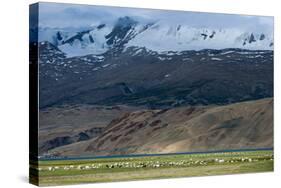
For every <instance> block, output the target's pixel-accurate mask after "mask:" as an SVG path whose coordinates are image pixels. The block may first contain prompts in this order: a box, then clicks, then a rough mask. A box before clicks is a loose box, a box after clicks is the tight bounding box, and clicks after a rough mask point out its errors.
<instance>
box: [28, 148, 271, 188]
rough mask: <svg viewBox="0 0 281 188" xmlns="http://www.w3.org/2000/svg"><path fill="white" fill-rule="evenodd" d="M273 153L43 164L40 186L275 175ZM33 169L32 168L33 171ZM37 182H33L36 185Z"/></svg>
mask: <svg viewBox="0 0 281 188" xmlns="http://www.w3.org/2000/svg"><path fill="white" fill-rule="evenodd" d="M273 161H274V159H273V151H247V152H246V151H244V152H225V153H204V154H203V153H202V154H180V155H164V156H146V157H125V158H99V159H85V160H49V161H48V160H44V161H39V167H38V168H36V169H34V170H38V173H39V185H40V186H51V185H65V184H78V183H93V182H106V181H127V180H141V179H155V178H175V177H188V176H208V175H222V174H237V173H254V172H270V171H273ZM31 168H32V167H31ZM34 180H35V179H33V180H32V178H31V181H34Z"/></svg>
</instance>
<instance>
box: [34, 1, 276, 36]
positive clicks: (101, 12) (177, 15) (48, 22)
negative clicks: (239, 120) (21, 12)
mask: <svg viewBox="0 0 281 188" xmlns="http://www.w3.org/2000/svg"><path fill="white" fill-rule="evenodd" d="M39 12H40V14H39V26H40V27H51V28H67V27H76V28H80V27H91V26H94V25H98V24H101V23H106V24H114V22H115V21H116V20H117V19H118V18H119V17H123V16H129V17H132V18H133V19H135V20H137V21H138V22H155V21H161V22H162V23H165V24H182V25H189V26H190V27H196V28H202V27H206V28H208V27H209V28H224V29H225V28H240V29H247V30H256V29H258V30H259V31H265V32H273V17H269V16H250V15H234V14H217V13H202V12H189V11H167V10H156V9H139V8H120V7H110V6H94V5H78V4H64V3H40V4H39Z"/></svg>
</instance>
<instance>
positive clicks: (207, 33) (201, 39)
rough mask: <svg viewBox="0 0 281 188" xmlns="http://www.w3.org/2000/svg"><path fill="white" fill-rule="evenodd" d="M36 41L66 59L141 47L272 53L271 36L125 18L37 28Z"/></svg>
mask: <svg viewBox="0 0 281 188" xmlns="http://www.w3.org/2000/svg"><path fill="white" fill-rule="evenodd" d="M39 41H48V42H50V43H52V44H53V45H55V46H57V47H58V48H59V49H60V50H61V51H62V52H64V53H65V54H66V55H67V56H68V57H73V56H83V55H88V54H95V55H97V54H103V53H105V52H106V51H108V50H109V49H118V50H121V49H122V50H123V51H124V50H126V49H128V48H129V47H142V48H143V47H144V48H146V49H148V50H152V51H156V52H159V53H163V52H165V51H186V50H202V49H225V48H241V49H249V50H273V33H267V32H260V31H252V30H241V29H237V28H226V29H224V28H209V27H208V28H207V27H206V28H195V27H190V26H188V25H180V24H174V25H171V24H166V23H165V22H163V21H153V22H152V21H146V22H138V21H136V20H134V19H133V18H131V17H128V16H125V17H121V18H119V19H117V20H116V22H115V24H106V23H103V24H99V25H96V26H92V27H89V28H87V29H85V28H80V29H77V28H75V29H73V28H64V29H58V28H40V29H39Z"/></svg>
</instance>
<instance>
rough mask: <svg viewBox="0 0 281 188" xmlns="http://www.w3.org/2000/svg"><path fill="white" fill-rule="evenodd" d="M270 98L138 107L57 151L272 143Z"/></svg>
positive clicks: (171, 149) (180, 149)
mask: <svg viewBox="0 0 281 188" xmlns="http://www.w3.org/2000/svg"><path fill="white" fill-rule="evenodd" d="M272 135H273V100H272V99H271V98H269V99H262V100H256V101H249V102H242V103H235V104H231V105H225V106H208V107H204V106H201V107H179V108H172V109H163V110H139V111H134V112H131V113H127V114H125V115H123V116H120V117H119V118H116V119H114V120H113V121H111V123H110V124H109V125H108V126H107V127H106V129H105V130H104V132H103V133H102V134H101V135H99V136H98V137H97V138H94V139H91V140H88V141H83V142H78V143H75V144H70V145H67V146H63V147H59V148H56V149H54V150H51V153H56V154H58V155H67V156H71V155H120V154H121V155H122V154H140V153H171V152H190V151H209V150H220V149H237V148H263V147H273V137H272Z"/></svg>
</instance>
